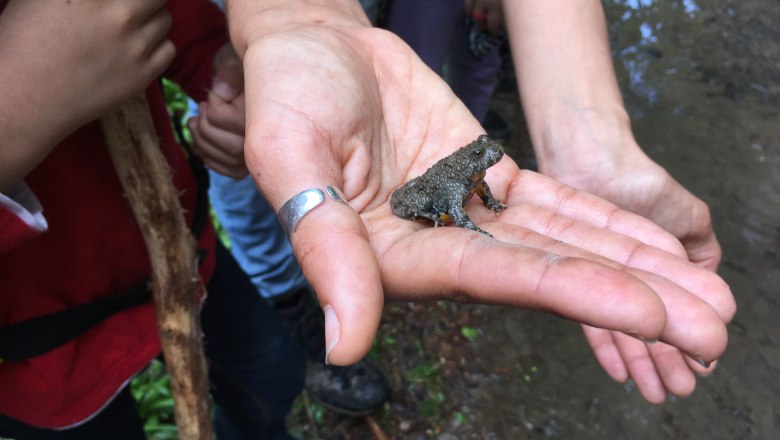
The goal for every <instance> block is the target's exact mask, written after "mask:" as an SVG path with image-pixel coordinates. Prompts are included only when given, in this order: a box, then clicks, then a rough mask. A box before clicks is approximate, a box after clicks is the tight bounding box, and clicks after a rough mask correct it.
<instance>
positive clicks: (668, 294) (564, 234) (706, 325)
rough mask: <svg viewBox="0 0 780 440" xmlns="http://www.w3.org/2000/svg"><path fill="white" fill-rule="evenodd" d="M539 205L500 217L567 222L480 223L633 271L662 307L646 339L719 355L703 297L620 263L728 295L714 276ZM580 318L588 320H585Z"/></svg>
mask: <svg viewBox="0 0 780 440" xmlns="http://www.w3.org/2000/svg"><path fill="white" fill-rule="evenodd" d="M540 209H541V208H538V207H526V206H519V207H510V208H509V209H507V210H506V211H504V213H502V215H501V216H500V219H501V220H502V221H504V222H509V223H512V222H513V220H514V219H516V218H523V219H525V220H526V223H528V224H529V225H530V227H531V229H533V228H534V226H535V224H534V221H533V220H532V219H531V218H530V217H529V216H528V215H524V214H528V213H529V212H531V213H533V214H534V215H535V216H537V217H539V218H542V219H547V220H545V221H544V223H545V224H546V225H548V226H549V225H556V224H558V223H561V224H565V225H567V227H565V228H559V227H554V228H543V232H542V233H541V234H538V233H535V232H534V231H529V230H527V229H525V228H523V227H519V226H514V227H513V226H509V225H508V224H507V223H498V222H495V223H494V224H492V223H488V224H485V225H484V226H485V227H486V228H488V230H489V231H490V232H492V233H493V234H495V235H496V237H498V238H499V239H501V240H503V241H506V242H509V243H517V244H522V245H524V246H529V247H533V248H537V249H545V250H547V251H549V252H553V253H555V254H557V255H560V256H563V257H569V258H580V259H583V260H586V261H590V262H593V263H599V264H602V265H605V266H607V267H611V268H612V269H614V270H616V271H620V272H624V273H625V274H626V275H631V276H634V277H635V278H636V280H638V281H641V282H642V283H643V284H644V285H645V286H647V287H649V288H651V289H652V291H653V292H654V294H655V295H657V296H658V298H659V299H660V300H661V301H662V302H663V304H664V308H665V316H666V322H665V327H664V329H663V331H661V332H660V333H659V334H658V338H650V339H647V338H646V337H645V340H654V339H661V340H663V341H665V342H668V343H669V344H672V345H674V346H676V347H678V348H680V349H681V350H683V351H684V352H685V353H687V354H688V355H690V356H691V357H692V358H693V359H694V360H696V361H698V362H711V361H713V360H716V359H717V358H718V357H720V355H721V354H722V352H723V350H725V347H726V343H727V340H728V338H727V333H726V327H725V321H724V320H723V319H722V317H721V316H720V315H719V314H718V312H716V310H715V309H713V308H712V307H711V305H710V304H709V303H708V302H706V301H704V300H703V299H701V298H700V297H699V296H697V295H695V294H693V293H691V292H690V291H688V290H686V289H685V288H683V287H682V286H681V285H679V284H677V283H674V282H671V281H669V279H667V278H664V277H663V276H660V274H654V273H651V272H649V271H645V270H640V269H637V268H627V267H625V266H623V265H624V264H625V265H627V266H631V267H638V268H642V269H647V270H651V271H654V272H666V273H670V274H671V275H672V278H670V279H675V280H678V279H685V277H686V276H690V277H691V279H692V281H690V280H688V281H685V282H681V283H683V284H685V283H689V284H690V285H691V288H693V289H703V288H717V289H720V291H716V292H712V293H710V292H708V293H707V295H709V294H712V295H715V296H717V297H721V296H724V297H730V291H729V290H728V287H727V286H726V285H725V284H724V283H722V281H719V278H717V276H715V275H714V274H712V273H710V272H708V271H706V270H704V269H702V268H699V267H697V266H695V265H693V264H690V263H687V262H685V261H684V260H681V259H679V258H676V257H674V256H672V255H669V254H667V253H664V252H662V251H657V250H654V249H653V248H649V247H647V246H645V245H643V244H642V243H640V242H637V241H635V240H633V239H631V238H629V237H623V236H620V235H617V234H613V233H611V232H609V231H604V230H600V229H598V228H595V227H592V226H589V225H587V224H582V223H577V222H572V221H571V220H570V219H566V218H561V219H558V218H557V217H560V216H557V215H554V214H552V213H550V212H543V211H542V212H540V211H539V210H540ZM514 221H517V220H514ZM557 240H560V241H557ZM607 243H608V244H609V245H607ZM569 244H571V245H569ZM593 250H597V251H598V253H590V252H588V251H593ZM667 267H671V269H666V268H667ZM696 280H703V282H702V283H701V284H699V285H696V284H694V282H693V281H696ZM709 281H712V282H711V283H710V282H709ZM586 292H588V297H590V298H591V299H592V300H593V301H598V302H599V303H603V302H605V301H610V298H608V297H602V293H601V292H598V291H593V292H592V293H591V290H590V289H589V290H586ZM622 300H625V301H632V299H630V298H628V297H624V298H623V299H622ZM617 301H621V299H620V298H618V299H617ZM608 304H609V303H604V304H603V305H604V306H607V305H608ZM620 305H621V304H620V303H618V304H616V305H615V308H614V309H613V310H608V309H597V311H598V313H611V314H613V315H615V314H620V313H622V311H621V310H620ZM651 313H653V312H652V311H650V310H647V311H646V314H647V316H649V315H651ZM635 318H636V319H646V318H645V317H644V316H636V317H635ZM581 322H586V323H587V322H588V321H581ZM590 324H591V325H595V326H597V327H601V328H607V329H612V330H620V331H623V332H625V333H628V334H630V335H635V336H636V335H637V333H633V332H631V331H626V330H625V329H621V328H616V327H610V326H608V325H603V324H593V323H592V322H590Z"/></svg>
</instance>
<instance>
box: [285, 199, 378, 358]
mask: <svg viewBox="0 0 780 440" xmlns="http://www.w3.org/2000/svg"><path fill="white" fill-rule="evenodd" d="M327 192H328V191H327V190H326V191H325V193H326V194H325V195H324V201H323V203H322V204H321V205H319V206H317V207H316V208H314V209H312V210H311V211H310V212H309V213H308V214H306V215H305V216H304V218H302V219H301V221H300V223H299V224H298V227H297V228H296V229H295V231H294V233H293V235H292V240H291V242H292V245H293V249H294V250H295V254H296V255H297V256H298V260H299V262H300V265H301V268H302V269H303V272H304V275H305V276H306V279H307V280H309V282H310V283H311V285H312V287H313V288H314V290H315V292H317V296H318V299H319V303H320V305H321V306H322V309H323V312H324V314H325V349H326V355H325V360H326V362H328V363H331V364H336V365H347V364H352V363H355V362H357V361H358V360H360V359H362V358H363V357H364V356H365V355H366V353H368V350H369V349H370V348H371V344H372V342H373V340H374V336H375V335H376V331H377V328H378V326H379V320H380V318H381V315H382V306H383V293H382V286H381V281H380V274H379V265H378V263H377V260H376V257H375V256H374V252H373V250H372V248H371V246H370V245H369V242H368V232H367V231H366V228H365V226H364V225H363V221H362V220H361V218H360V216H359V215H358V214H357V212H355V211H354V210H353V209H352V208H351V207H350V206H349V205H348V204H347V203H346V202H339V201H337V200H336V199H334V198H333V197H331V196H330V195H327ZM336 197H337V198H338V197H342V198H343V196H336Z"/></svg>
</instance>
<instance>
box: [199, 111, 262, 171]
mask: <svg viewBox="0 0 780 440" xmlns="http://www.w3.org/2000/svg"><path fill="white" fill-rule="evenodd" d="M188 126H189V128H190V132H191V133H192V140H193V142H192V148H193V150H195V153H197V154H198V156H200V157H201V159H203V162H204V163H206V165H208V167H209V168H211V169H213V170H214V171H216V172H218V173H220V174H224V175H226V176H229V177H232V178H234V179H240V178H243V177H245V176H246V175H247V173H248V171H247V168H246V164H245V162H244V137H243V136H239V135H236V134H234V133H231V132H228V131H225V130H221V129H219V128H216V127H214V126H213V125H212V124H211V122H210V121H209V118H208V117H207V116H206V115H205V114H200V115H198V116H196V117H194V118H191V119H190V120H189V121H188Z"/></svg>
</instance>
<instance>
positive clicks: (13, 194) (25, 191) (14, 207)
mask: <svg viewBox="0 0 780 440" xmlns="http://www.w3.org/2000/svg"><path fill="white" fill-rule="evenodd" d="M47 228H48V224H47V223H46V219H45V218H44V217H43V208H42V207H41V204H40V202H38V199H37V198H36V197H35V194H33V192H32V191H31V190H30V188H29V187H28V186H27V185H26V184H25V183H24V182H21V183H19V184H17V185H16V187H14V188H13V189H12V190H11V191H10V192H9V193H8V194H0V253H2V252H6V251H9V250H10V249H12V248H14V247H16V246H18V245H20V244H22V243H24V242H25V241H27V240H29V239H31V238H33V237H36V236H38V235H39V234H41V233H42V232H44V231H46V229H47Z"/></svg>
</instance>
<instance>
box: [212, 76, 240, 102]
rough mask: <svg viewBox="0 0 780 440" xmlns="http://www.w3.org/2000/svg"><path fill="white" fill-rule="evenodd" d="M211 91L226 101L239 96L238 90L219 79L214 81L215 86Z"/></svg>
mask: <svg viewBox="0 0 780 440" xmlns="http://www.w3.org/2000/svg"><path fill="white" fill-rule="evenodd" d="M211 90H212V91H213V92H214V93H215V94H216V95H217V96H219V97H220V98H222V99H224V100H225V101H230V100H232V99H233V98H235V97H236V95H237V94H238V90H236V88H235V87H233V86H231V85H230V84H228V83H226V82H225V81H220V80H219V79H215V80H214V84H213V86H212V89H211Z"/></svg>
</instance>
